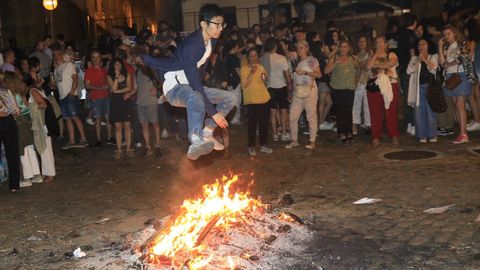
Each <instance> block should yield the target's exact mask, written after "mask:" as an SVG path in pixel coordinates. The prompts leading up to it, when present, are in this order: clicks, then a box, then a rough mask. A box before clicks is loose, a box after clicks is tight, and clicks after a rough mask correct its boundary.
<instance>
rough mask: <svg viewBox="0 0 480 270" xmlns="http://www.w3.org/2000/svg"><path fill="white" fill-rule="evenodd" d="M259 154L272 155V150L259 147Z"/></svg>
mask: <svg viewBox="0 0 480 270" xmlns="http://www.w3.org/2000/svg"><path fill="white" fill-rule="evenodd" d="M260 152H262V153H265V154H271V153H273V149H272V148H270V147H267V146H266V145H264V146H262V147H260Z"/></svg>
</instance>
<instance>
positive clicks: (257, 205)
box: [142, 175, 301, 270]
mask: <svg viewBox="0 0 480 270" xmlns="http://www.w3.org/2000/svg"><path fill="white" fill-rule="evenodd" d="M252 185H253V180H252V181H250V182H248V184H241V183H240V181H239V178H238V176H237V175H233V176H232V177H226V176H223V177H222V179H220V180H218V179H217V180H216V181H215V183H214V184H208V185H204V186H203V192H202V196H201V197H199V198H197V199H188V200H185V201H184V202H183V204H182V206H181V207H180V210H179V212H178V213H177V214H176V215H174V216H172V217H171V218H170V220H169V221H168V222H165V224H163V226H162V229H161V230H159V231H157V233H155V234H154V235H152V237H150V239H149V240H148V241H147V243H146V244H145V245H144V247H143V249H144V250H143V252H144V256H143V258H142V259H143V262H144V263H146V264H149V265H156V266H163V267H164V268H169V269H170V268H172V267H173V268H174V269H188V270H196V269H205V268H207V267H206V266H207V265H215V266H216V267H215V268H220V269H239V268H236V263H235V261H236V260H238V258H235V257H234V256H221V257H219V256H218V255H217V256H215V254H214V253H215V252H208V250H207V248H208V245H206V244H204V240H205V239H206V238H207V236H208V235H209V234H210V233H212V232H214V234H215V235H216V236H220V238H222V240H220V241H223V244H225V241H226V240H225V239H226V238H227V237H224V235H225V233H226V232H227V231H228V230H229V228H231V227H236V228H239V227H243V228H245V231H248V233H249V234H251V235H253V236H254V237H255V238H260V239H265V241H266V242H267V243H268V241H272V242H273V241H275V238H276V237H275V238H274V239H272V236H271V235H269V234H264V233H262V232H256V231H255V230H254V229H253V228H252V226H251V225H250V224H249V221H251V220H255V216H257V217H258V216H261V215H262V214H264V213H265V212H266V211H269V208H271V206H270V205H269V204H262V203H261V202H260V200H256V199H254V198H252V197H251V194H250V189H251V186H252ZM276 218H278V219H282V220H285V221H288V222H297V223H299V222H301V220H300V219H298V217H295V216H294V215H291V214H288V213H280V214H279V215H277V216H276ZM287 226H288V225H287ZM283 230H288V228H287V229H285V228H283ZM217 238H218V237H217ZM210 242H212V241H210ZM238 257H239V258H243V259H249V260H255V259H258V258H256V256H252V255H251V254H249V253H248V252H245V251H243V252H241V253H240V254H239V256H238Z"/></svg>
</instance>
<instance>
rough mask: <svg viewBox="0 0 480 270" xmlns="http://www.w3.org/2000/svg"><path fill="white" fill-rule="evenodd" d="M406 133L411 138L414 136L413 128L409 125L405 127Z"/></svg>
mask: <svg viewBox="0 0 480 270" xmlns="http://www.w3.org/2000/svg"><path fill="white" fill-rule="evenodd" d="M407 133H408V134H410V135H412V136H415V126H414V125H412V124H410V123H409V124H408V125H407Z"/></svg>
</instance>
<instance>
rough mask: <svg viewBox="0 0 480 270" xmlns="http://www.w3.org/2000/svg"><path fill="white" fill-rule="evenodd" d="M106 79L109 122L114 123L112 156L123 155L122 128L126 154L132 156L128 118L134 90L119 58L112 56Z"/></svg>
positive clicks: (131, 111) (131, 110) (118, 157)
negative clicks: (114, 143) (108, 90)
mask: <svg viewBox="0 0 480 270" xmlns="http://www.w3.org/2000/svg"><path fill="white" fill-rule="evenodd" d="M107 80H108V85H109V86H110V92H111V93H112V95H111V99H110V123H113V124H114V125H115V141H116V145H117V148H116V150H115V155H114V158H115V159H120V158H121V157H122V155H123V153H122V128H123V129H124V130H125V141H126V143H127V146H126V147H127V149H126V154H127V156H128V157H132V156H134V155H135V154H134V152H133V149H132V148H131V142H132V134H131V125H130V120H131V118H132V115H133V109H132V108H133V106H132V104H131V102H132V100H131V97H132V96H133V95H134V94H135V90H134V89H133V87H132V79H131V78H130V74H128V73H127V69H126V67H125V64H124V63H123V61H122V60H121V59H120V58H114V59H112V61H111V62H110V66H109V68H108V76H107Z"/></svg>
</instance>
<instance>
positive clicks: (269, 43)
mask: <svg viewBox="0 0 480 270" xmlns="http://www.w3.org/2000/svg"><path fill="white" fill-rule="evenodd" d="M263 46H264V47H263V48H264V49H265V52H271V51H273V50H274V49H275V47H277V39H275V38H273V37H271V38H267V40H265V44H264V45H263Z"/></svg>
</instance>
